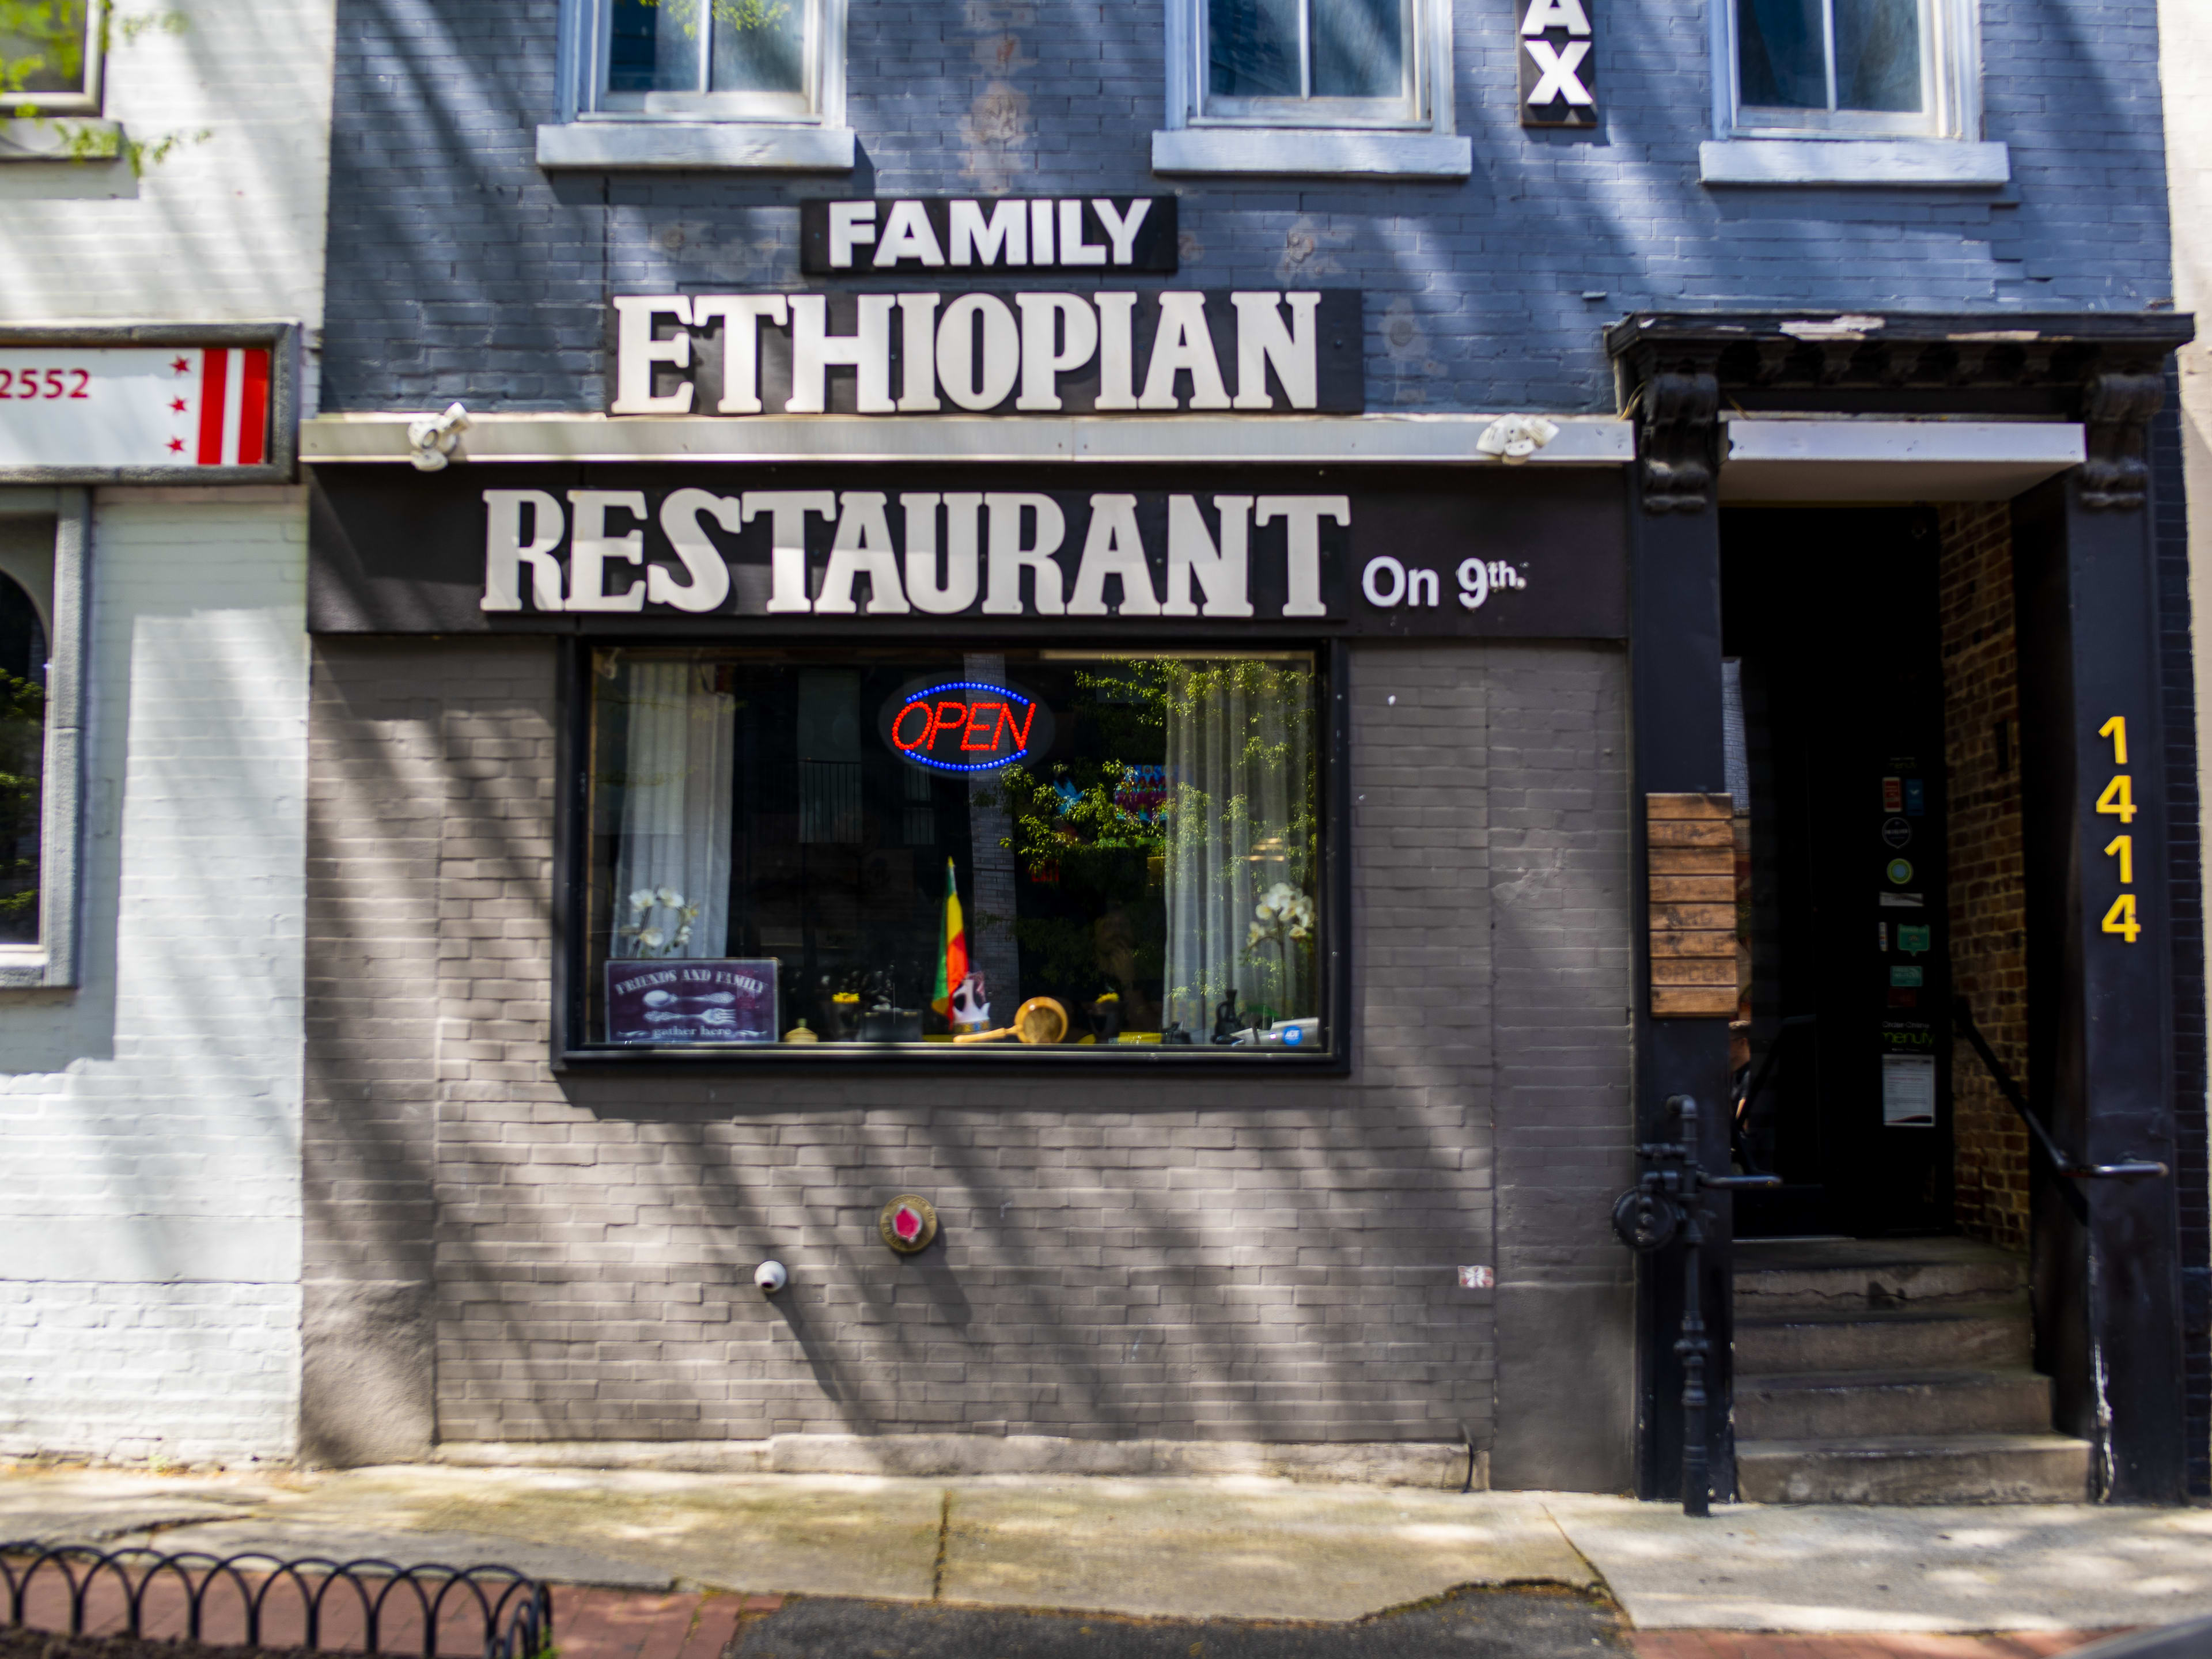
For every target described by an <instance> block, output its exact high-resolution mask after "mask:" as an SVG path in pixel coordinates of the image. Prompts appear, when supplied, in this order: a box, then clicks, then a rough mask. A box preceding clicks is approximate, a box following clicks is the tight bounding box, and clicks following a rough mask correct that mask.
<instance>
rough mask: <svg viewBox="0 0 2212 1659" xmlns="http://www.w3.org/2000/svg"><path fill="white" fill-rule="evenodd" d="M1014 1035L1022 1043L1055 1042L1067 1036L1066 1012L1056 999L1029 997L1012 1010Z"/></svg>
mask: <svg viewBox="0 0 2212 1659" xmlns="http://www.w3.org/2000/svg"><path fill="white" fill-rule="evenodd" d="M1014 1035H1015V1036H1018V1037H1019V1038H1020V1039H1021V1040H1022V1041H1023V1042H1059V1041H1060V1039H1061V1038H1062V1037H1064V1036H1066V1035H1067V1010H1066V1007H1065V1006H1062V1005H1061V1003H1060V1000H1059V999H1058V998H1057V997H1031V998H1030V1000H1028V1001H1027V1002H1024V1004H1022V1006H1020V1007H1018V1008H1017V1009H1016V1010H1014Z"/></svg>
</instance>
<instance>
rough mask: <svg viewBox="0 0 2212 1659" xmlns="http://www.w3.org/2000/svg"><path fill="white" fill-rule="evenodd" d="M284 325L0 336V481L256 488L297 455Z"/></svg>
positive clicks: (30, 330) (279, 476)
mask: <svg viewBox="0 0 2212 1659" xmlns="http://www.w3.org/2000/svg"><path fill="white" fill-rule="evenodd" d="M294 333H295V331H294V330H293V328H292V327H291V326H290V325H260V324H216V325H208V326H205V327H198V328H195V327H189V326H175V325H158V326H157V325H144V326H137V325H122V326H118V327H112V328H82V329H79V328H74V327H52V326H39V327H0V483H185V482H189V483H211V484H226V483H274V482H282V481H283V480H286V479H289V477H291V474H292V470H293V465H294V461H295V455H296V453H297V449H298V430H297V427H298V410H297V399H296V393H295V380H296V377H295V372H294V362H293V349H292V348H293V335H294Z"/></svg>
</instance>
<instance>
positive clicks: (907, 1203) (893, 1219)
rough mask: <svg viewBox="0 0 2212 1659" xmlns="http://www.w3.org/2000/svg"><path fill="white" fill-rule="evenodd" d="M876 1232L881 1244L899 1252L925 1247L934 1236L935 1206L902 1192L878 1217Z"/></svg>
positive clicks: (901, 1253) (885, 1206)
mask: <svg viewBox="0 0 2212 1659" xmlns="http://www.w3.org/2000/svg"><path fill="white" fill-rule="evenodd" d="M876 1231H878V1232H879V1233H881V1234H882V1235H883V1236H884V1243H886V1244H888V1245H890V1247H891V1249H895V1250H896V1251H897V1252H898V1253H899V1254H900V1255H913V1254H914V1253H915V1251H916V1250H926V1249H928V1248H929V1243H930V1241H931V1240H932V1239H933V1238H935V1237H937V1206H935V1205H933V1204H932V1203H931V1202H930V1201H929V1200H927V1199H926V1198H918V1197H916V1196H915V1194H912V1193H901V1194H899V1195H898V1196H897V1197H896V1198H895V1199H893V1200H891V1201H890V1203H888V1204H886V1205H884V1207H883V1212H882V1213H881V1214H879V1215H878V1216H877V1218H876Z"/></svg>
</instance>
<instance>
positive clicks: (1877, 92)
mask: <svg viewBox="0 0 2212 1659" xmlns="http://www.w3.org/2000/svg"><path fill="white" fill-rule="evenodd" d="M1728 15H1729V20H1730V27H1731V32H1732V37H1733V46H1734V57H1735V63H1734V64H1733V65H1732V66H1731V67H1732V75H1731V77H1730V78H1731V80H1732V82H1733V88H1734V92H1735V118H1734V123H1733V125H1734V129H1735V131H1737V132H1740V133H1749V132H1759V131H1768V132H1791V131H1797V132H1814V133H1821V132H1825V133H1832V134H1836V135H1838V136H1850V135H1864V136H1875V135H1881V134H1885V133H1893V134H1922V135H1927V136H1934V137H1970V136H1972V135H1971V134H1967V133H1966V132H1965V131H1963V127H1964V125H1965V121H1966V117H1965V113H1964V112H1965V108H1966V102H1967V95H1966V94H1967V93H1968V91H1969V89H1968V88H1965V87H1963V86H1960V85H1955V84H1954V82H1955V81H1956V80H1957V79H1958V70H1957V63H1956V60H1958V59H1959V58H1960V49H1959V43H1960V41H1961V40H1963V39H1964V38H1965V31H1966V29H1967V28H1969V27H1971V25H1972V16H1971V9H1970V8H1967V7H1966V6H1965V5H1964V4H1963V3H1962V0H1729V13H1728Z"/></svg>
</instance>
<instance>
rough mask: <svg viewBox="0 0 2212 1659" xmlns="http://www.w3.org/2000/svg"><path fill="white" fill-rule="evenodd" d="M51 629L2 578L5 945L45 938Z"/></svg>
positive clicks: (0, 884)
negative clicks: (42, 829)
mask: <svg viewBox="0 0 2212 1659" xmlns="http://www.w3.org/2000/svg"><path fill="white" fill-rule="evenodd" d="M45 769H46V629H45V627H44V626H43V625H42V624H41V623H40V620H39V612H38V609H37V607H36V606H35V605H33V604H32V602H31V596H30V595H29V594H28V593H26V592H24V591H23V590H22V588H21V586H18V585H17V584H16V583H15V581H14V580H11V579H10V578H9V577H7V576H3V575H0V942H5V943H7V944H10V945H34V944H36V943H37V942H38V939H39V820H40V806H41V801H40V793H41V791H40V781H41V777H42V775H43V773H44V772H45Z"/></svg>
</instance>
